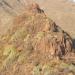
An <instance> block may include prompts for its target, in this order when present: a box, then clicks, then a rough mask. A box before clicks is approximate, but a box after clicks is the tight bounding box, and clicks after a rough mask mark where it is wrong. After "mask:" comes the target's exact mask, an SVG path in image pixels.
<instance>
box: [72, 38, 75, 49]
mask: <svg viewBox="0 0 75 75" xmlns="http://www.w3.org/2000/svg"><path fill="white" fill-rule="evenodd" d="M72 42H73V48H74V49H75V39H72Z"/></svg>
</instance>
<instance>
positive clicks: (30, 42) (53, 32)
mask: <svg viewBox="0 0 75 75" xmlns="http://www.w3.org/2000/svg"><path fill="white" fill-rule="evenodd" d="M0 41H1V45H2V46H1V50H3V51H2V56H1V57H0V58H1V61H2V63H1V65H2V66H1V75H36V74H34V73H32V70H33V68H34V67H35V66H38V65H39V64H42V65H45V64H46V63H49V62H50V60H52V59H54V58H55V59H56V58H58V59H61V58H62V57H63V56H66V55H67V54H69V53H71V52H72V40H71V37H70V36H69V35H68V34H67V33H66V32H64V31H63V30H62V29H61V28H60V27H59V26H57V25H56V24H55V23H54V22H53V21H52V20H51V19H49V18H48V17H47V16H46V15H45V13H44V11H43V10H41V9H40V8H39V6H38V5H37V4H32V5H30V6H29V7H27V8H26V9H25V12H24V13H23V14H22V15H19V16H16V17H15V18H13V20H12V23H11V27H10V28H8V30H7V32H6V33H5V34H4V35H2V36H0ZM37 69H39V68H37ZM33 71H34V70H33ZM37 71H38V70H37ZM40 71H42V70H41V69H40ZM10 72H11V73H10ZM38 75H40V74H38ZM41 75H43V74H41Z"/></svg>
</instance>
